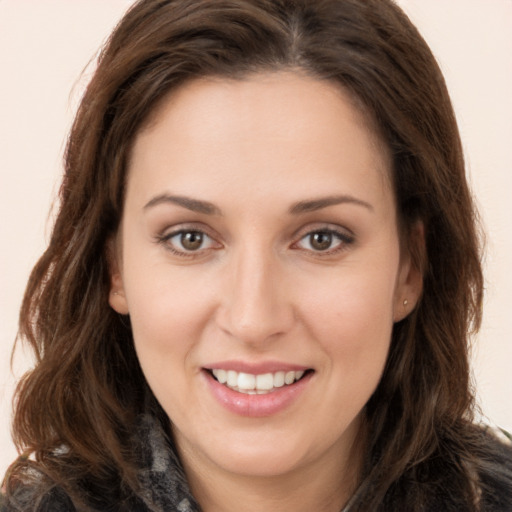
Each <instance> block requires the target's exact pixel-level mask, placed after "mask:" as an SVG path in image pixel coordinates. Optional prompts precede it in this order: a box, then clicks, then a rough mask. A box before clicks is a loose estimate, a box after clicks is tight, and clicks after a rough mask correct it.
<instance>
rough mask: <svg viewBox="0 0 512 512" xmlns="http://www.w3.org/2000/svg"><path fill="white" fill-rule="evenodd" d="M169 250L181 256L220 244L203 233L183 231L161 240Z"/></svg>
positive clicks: (189, 230)
mask: <svg viewBox="0 0 512 512" xmlns="http://www.w3.org/2000/svg"><path fill="white" fill-rule="evenodd" d="M159 241H160V242H162V243H164V244H165V245H166V247H167V248H168V249H170V250H171V251H172V252H174V253H176V254H179V255H189V254H190V253H196V252H200V251H204V250H207V249H212V248H215V247H216V246H217V245H218V244H217V243H216V242H215V241H214V240H213V238H211V237H210V236H208V235H207V234H206V233H204V232H203V231H199V230H195V229H182V230H180V231H174V232H173V233H170V234H168V235H165V236H163V237H161V238H160V240H159Z"/></svg>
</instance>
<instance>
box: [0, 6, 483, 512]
mask: <svg viewBox="0 0 512 512" xmlns="http://www.w3.org/2000/svg"><path fill="white" fill-rule="evenodd" d="M283 69H291V70H300V71H301V72H305V73H307V74H309V75H310V76H313V77H316V78H318V79H320V80H327V81H330V82H333V83H336V84H339V85H340V86H341V87H343V88H345V90H347V91H349V92H350V93H351V94H352V96H353V97H354V98H355V99H356V100H357V102H358V104H359V105H360V108H361V109H362V111H363V112H364V113H365V114H366V115H367V116H369V117H370V118H371V119H372V121H373V124H374V125H375V127H376V130H377V131H378V133H379V135H380V137H381V138H382V140H383V141H384V143H385V144H386V145H387V147H388V148H389V150H390V152H391V154H392V158H393V165H392V182H393V184H394V189H395V197H396V202H397V211H398V219H399V223H400V227H401V233H402V243H403V244H404V246H405V247H409V250H410V251H411V252H412V254H413V255H414V257H415V262H416V264H417V265H418V267H419V268H421V270H422V272H423V275H424V285H423V294H422V297H421V299H420V301H419V303H418V305H417V307H416V309H415V310H414V312H413V313H412V314H411V315H409V316H408V317H407V318H406V319H405V320H403V321H402V322H400V323H398V324H396V325H395V327H394V331H393V335H392V342H391V348H390V353H389V357H388V361H387V365H386V368H385V371H384V374H383V376H382V380H381V382H380V384H379V386H378V388H377V390H376V391H375V393H374V395H373V396H372V397H371V399H370V401H369V402H368V404H367V406H366V410H365V413H366V423H367V426H368V432H369V438H368V443H367V458H366V467H365V474H366V477H367V481H368V482H369V485H370V487H371V492H368V493H366V494H367V496H365V497H360V500H359V502H358V503H355V504H354V506H355V509H356V510H388V509H389V510H411V511H414V510H420V509H421V510H423V509H422V508H421V507H422V506H423V505H424V504H425V503H427V502H428V499H429V497H430V496H431V495H430V494H429V493H431V489H430V488H429V487H428V485H424V486H421V485H413V482H416V483H417V482H431V481H432V480H433V479H434V480H436V479H437V480H439V479H441V478H442V479H444V482H445V485H446V486H447V489H446V493H447V495H448V494H451V495H457V496H460V499H461V501H460V503H463V504H465V506H467V507H468V508H467V510H471V507H470V506H469V504H471V503H473V501H472V500H473V491H474V482H473V481H474V480H475V470H474V467H476V466H475V464H477V462H476V455H475V453H477V448H478V442H479V441H478V440H479V437H478V432H477V431H476V430H475V429H474V427H472V424H471V419H472V409H473V394H472V391H471V386H470V376H469V365H468V340H469V335H470V333H471V331H472V330H475V329H477V328H478V326H479V322H480V316H481V304H482V288H483V285H482V273H481V265H480V248H479V236H478V229H477V226H478V224H477V218H476V213H475V212H476V210H475V208H474V205H473V202H472V198H471V195H470V192H469V190H468V186H467V183H466V178H465V166H464V160H463V154H462V148H461V142H460V139H459V134H458V129H457V125H456V121H455V116H454V113H453V109H452V106H451V102H450V99H449V96H448V93H447V89H446V86H445V82H444V79H443V77H442V74H441V72H440V70H439V67H438V65H437V63H436V61H435V59H434V57H433V55H432V53H431V51H430V49H429V48H428V46H427V44H426V43H425V42H424V40H423V39H422V37H421V36H420V34H419V33H418V31H417V30H416V28H415V27H414V26H413V24H412V23H411V22H410V21H409V19H408V18H407V17H406V15H405V14H404V13H403V12H402V11H401V10H400V9H399V8H398V7H397V6H396V5H395V4H394V3H393V2H392V1H391V0H315V1H314V2H312V1H310V0H237V1H234V0H141V1H139V2H137V3H135V4H134V5H133V6H132V7H131V9H129V11H128V12H127V13H126V15H125V16H124V17H123V19H122V20H121V22H120V23H119V25H118V26H117V27H116V29H115V30H114V32H113V33H112V35H111V37H110V39H109V40H108V42H107V43H106V45H105V47H104V48H103V50H102V52H101V54H100V57H99V59H98V65H97V69H96V71H95V73H94V76H93V78H92V80H91V81H90V83H89V86H88V87H87V90H86V92H85V94H84V96H83V99H82V101H81V104H80V106H79V109H78V112H77V114H76V118H75V121H74V124H73V126H72V129H71V132H70V135H69V139H68V143H67V148H66V153H65V176H64V180H63V183H62V186H61V189H60V197H59V198H60V210H59V212H58V216H57V219H56V222H55V225H54V229H53V232H52V236H51V240H50V243H49V247H48V249H47V250H46V252H45V253H44V254H43V256H42V257H41V259H40V260H39V262H38V263H37V265H36V266H35V268H34V270H33V272H32V274H31V276H30V280H29V283H28V287H27V290H26V294H25V297H24V301H23V305H22V309H21V316H20V329H19V338H20V339H22V340H24V341H27V342H28V343H29V344H30V345H31V346H32V348H33V350H34V352H35V354H36V357H37V364H36V366H35V368H34V369H33V370H31V371H30V372H29V373H27V374H26V376H25V377H24V378H23V379H22V381H21V382H20V383H19V386H18V388H17V394H16V406H15V417H14V428H13V431H14V438H15V441H16V443H17V446H18V447H19V449H20V450H21V451H22V452H23V453H27V454H28V453H30V454H33V455H34V456H35V464H36V465H37V467H38V468H39V469H40V470H41V471H43V472H44V473H46V474H47V475H48V476H49V477H50V478H51V479H52V481H54V482H57V483H59V484H60V485H62V486H64V488H66V489H67V490H69V491H70V492H72V493H79V490H78V487H79V482H80V481H81V480H82V479H83V477H84V475H87V476H88V478H90V479H92V480H93V481H95V482H97V485H98V488H101V489H103V491H104V492H107V489H109V491H108V492H110V493H113V492H115V493H118V495H119V496H121V495H123V494H126V493H128V492H130V490H133V489H134V488H135V487H136V485H137V483H136V481H135V476H134V475H135V473H134V456H133V448H132V446H131V442H132V441H131V437H130V432H131V428H132V425H133V424H134V421H135V418H136V417H137V416H138V415H139V414H141V413H142V412H144V411H145V410H147V408H148V407H150V408H152V410H153V411H155V412H154V413H155V414H157V415H158V416H159V417H160V418H162V421H163V422H165V419H164V415H163V414H162V411H161V409H159V406H158V404H156V400H155V399H154V397H153V396H152V395H151V392H150V391H149V389H148V386H147V384H146V382H145V379H144V376H143V374H142V371H141V369H140V367H139V364H138V361H137V357H136V354H135V350H134V346H133V340H132V334H131V330H130V325H129V321H128V320H127V319H126V318H124V317H122V316H120V315H118V314H117V313H115V312H114V311H113V310H112V309H111V308H110V307H109V304H108V301H107V298H108V292H109V272H108V254H107V241H108V240H109V238H111V237H112V235H113V234H114V233H115V232H116V230H117V227H118V224H119V221H120V218H121V214H122V210H123V200H124V188H125V181H126V169H127V163H128V161H129V158H130V149H131V147H132V145H133V141H134V138H135V137H136V135H137V133H138V132H139V131H140V129H141V127H142V126H143V125H144V123H145V122H147V120H148V116H150V114H151V113H152V112H153V111H154V110H155V109H156V108H157V107H158V105H159V103H160V102H161V101H162V100H163V98H164V97H166V96H167V95H168V94H170V93H172V91H173V90H174V89H176V88H177V87H178V86H179V85H181V84H183V83H185V82H187V81H190V80H193V79H195V78H198V77H203V76H211V75H216V76H226V77H230V78H235V79H244V78H246V77H248V76H250V74H251V73H255V72H265V71H274V70H283ZM418 220H421V221H422V222H423V224H424V226H425V240H424V243H422V242H421V241H418V240H415V239H413V238H412V237H411V235H410V234H411V233H413V232H414V230H413V227H414V225H416V224H417V222H418ZM63 447H65V449H63ZM29 464H34V463H33V462H32V463H29V462H28V461H27V460H24V459H21V460H19V461H18V462H17V463H16V464H15V465H14V466H13V468H11V474H10V478H9V479H8V481H7V483H8V484H9V482H10V484H9V485H11V484H12V482H15V481H16V480H18V481H19V480H20V479H21V480H23V479H24V478H25V479H26V478H27V474H28V473H29V471H27V465H29ZM101 482H103V484H101ZM9 485H8V487H9ZM12 485H13V484H12ZM112 489H114V490H112ZM441 508H443V507H441ZM443 510H448V508H443ZM457 510H460V509H457ZM464 510H466V508H464Z"/></svg>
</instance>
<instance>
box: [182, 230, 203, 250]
mask: <svg viewBox="0 0 512 512" xmlns="http://www.w3.org/2000/svg"><path fill="white" fill-rule="evenodd" d="M203 240H204V235H203V233H201V232H199V231H185V232H183V233H181V235H180V243H181V246H182V247H183V248H184V249H185V250H187V251H197V250H198V249H200V248H201V246H202V245H203Z"/></svg>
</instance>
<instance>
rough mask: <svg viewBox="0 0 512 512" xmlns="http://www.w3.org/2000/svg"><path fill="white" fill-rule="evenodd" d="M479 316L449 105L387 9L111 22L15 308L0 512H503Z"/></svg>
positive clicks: (149, 16)
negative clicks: (477, 339)
mask: <svg viewBox="0 0 512 512" xmlns="http://www.w3.org/2000/svg"><path fill="white" fill-rule="evenodd" d="M481 302H482V276H481V268H480V259H479V248H478V239H477V233H476V227H475V211H474V207H473V204H472V200H471V196H470V193H469V191H468V188H467V184H466V180H465V175H464V163H463V157H462V150H461V145H460V141H459V136H458V132H457V127H456V123H455V119H454V115H453V112H452V108H451V104H450V100H449V97H448V94H447V92H446V88H445V85H444V81H443V79H442V76H441V74H440V71H439V69H438V68H437V65H436V63H435V60H434V58H433V57H432V55H431V53H430V50H429V49H428V47H427V46H426V44H425V43H424V41H423V40H422V39H421V37H420V36H419V34H418V33H417V31H416V30H415V28H414V27H413V26H412V25H411V23H410V22H409V20H408V19H407V18H406V17H405V15H404V14H403V13H402V12H401V11H400V10H399V9H398V8H397V7H396V6H395V5H394V4H393V3H391V2H387V1H383V0H374V1H365V2H363V1H360V0H326V1H318V2H314V3H313V2H308V1H306V0H303V1H291V0H280V1H264V0H259V1H254V0H253V1H237V2H232V1H222V0H214V1H211V0H210V1H199V0H175V1H155V0H153V1H147V0H146V1H141V2H138V3H137V4H136V5H135V6H134V7H133V8H132V9H131V10H130V11H129V12H128V13H127V15H126V16H125V17H124V19H123V20H122V21H121V23H120V24H119V26H118V27H117V28H116V30H115V31H114V33H113V34H112V37H111V38H110V40H109V42H108V44H107V45H106V47H105V49H104V51H103V53H102V55H101V58H100V61H99V65H98V69H97V71H96V73H95V75H94V77H93V79H92V81H91V83H90V84H89V87H88V89H87V91H86V94H85V96H84V98H83V100H82V103H81V106H80V109H79V111H78V114H77V117H76V120H75V123H74V126H73V128H72V132H71V135H70V139H69V142H68V147H67V153H66V175H65V180H64V183H63V184H62V188H61V206H60V212H59V215H58V217H57V220H56V224H55V228H54V231H53V234H52V239H51V241H50V245H49V248H48V250H47V251H46V253H45V254H44V255H43V257H42V258H41V260H40V261H39V263H38V264H37V266H36V268H35V269H34V271H33V274H32V276H31V279H30V282H29V285H28V288H27V292H26V297H25V301H24V304H23V308H22V313H21V331H20V332H21V335H22V336H23V337H24V338H26V339H27V340H28V341H29V342H30V343H31V345H32V347H33V348H34V350H35V352H36V355H37V357H38V364H37V366H36V368H35V369H34V370H33V371H32V372H31V373H30V374H29V375H27V376H26V377H25V379H24V380H23V381H22V382H21V383H20V386H19V389H18V403H17V409H16V416H15V422H14V432H15V437H16V441H17V443H18V445H19V446H20V447H21V448H22V449H23V451H24V452H25V453H26V454H27V456H26V457H22V458H21V459H20V460H18V461H17V462H16V463H15V464H14V465H13V467H12V468H11V470H10V471H9V473H8V475H7V477H6V481H5V489H6V495H7V496H6V504H5V506H4V507H5V509H6V510H8V511H10V510H151V511H153V510H179V511H182V512H183V511H187V510H188V511H191V510H204V511H207V512H208V511H219V510H222V511H230V510H240V509H241V508H242V509H243V510H248V511H257V510H269V509H273V510H318V511H340V510H345V511H350V512H352V511H356V510H360V511H373V510H408V511H409V510H411V511H415V510H417V511H420V510H421V511H423V510H432V511H434V510H457V511H460V510H468V511H473V510H474V511H477V510H502V511H503V510H509V509H510V508H511V507H512V469H511V468H512V454H511V450H510V448H508V447H507V446H506V445H505V444H504V443H502V442H500V441H499V440H498V439H497V438H496V437H495V436H494V434H492V433H490V432H488V431H486V430H485V429H482V428H480V427H479V426H476V425H474V424H473V422H472V406H473V396H472V394H471V391H470V386H469V369H468V360H467V338H468V332H470V330H471V329H476V328H477V327H478V324H479V320H480V308H481ZM28 455H33V457H32V458H33V459H34V460H32V459H29V458H28Z"/></svg>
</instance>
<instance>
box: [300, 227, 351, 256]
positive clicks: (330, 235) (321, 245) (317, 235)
mask: <svg viewBox="0 0 512 512" xmlns="http://www.w3.org/2000/svg"><path fill="white" fill-rule="evenodd" d="M353 241H354V239H353V237H352V236H349V235H347V234H346V233H340V232H338V231H335V230H333V229H318V230H315V231H310V232H309V233H307V234H306V235H305V236H303V237H302V238H301V239H300V240H299V241H298V242H297V244H296V245H297V247H298V248H299V249H304V250H307V251H313V252H318V253H329V254H330V253H333V252H337V251H338V250H341V249H342V248H343V247H345V246H346V245H349V244H351V243H352V242H353Z"/></svg>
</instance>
